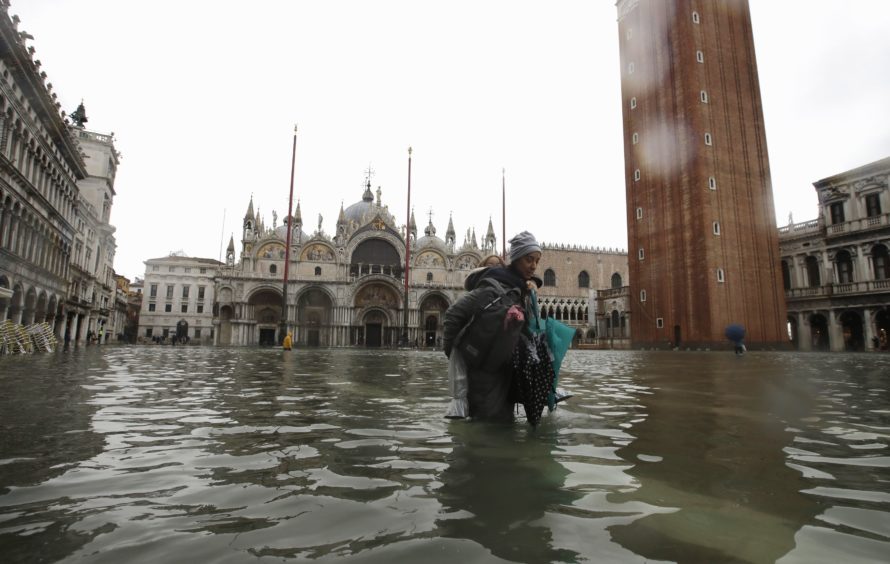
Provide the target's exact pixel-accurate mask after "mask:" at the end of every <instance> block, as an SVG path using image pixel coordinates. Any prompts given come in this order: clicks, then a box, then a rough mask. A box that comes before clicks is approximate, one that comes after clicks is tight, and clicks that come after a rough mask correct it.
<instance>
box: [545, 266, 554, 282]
mask: <svg viewBox="0 0 890 564" xmlns="http://www.w3.org/2000/svg"><path fill="white" fill-rule="evenodd" d="M544 285H545V286H556V273H555V272H553V270H552V269H550V268H548V269H547V270H545V271H544Z"/></svg>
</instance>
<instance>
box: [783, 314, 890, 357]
mask: <svg viewBox="0 0 890 564" xmlns="http://www.w3.org/2000/svg"><path fill="white" fill-rule="evenodd" d="M870 317H871V318H870ZM803 319H804V323H806V325H807V328H808V333H809V335H806V333H807V332H804V331H802V330H801V327H800V322H799V321H798V318H797V317H795V316H793V315H791V316H789V317H788V322H787V325H788V327H787V328H788V338H789V340H790V341H791V342H792V344H793V345H794V346H795V347H796V348H797V349H799V350H813V351H822V352H828V351H832V350H835V351H847V352H862V351H865V350H890V310H888V309H887V308H884V309H881V310H879V311H877V312H876V313H875V314H874V316H868V315H865V314H864V312H862V311H859V310H855V309H849V310H845V311H841V312H839V313H838V314H837V315H836V321H835V323H836V324H837V325H838V326H837V327H836V328H833V327H831V321H830V316H829V315H827V314H825V313H821V312H814V313H810V314H807V315H806V316H804V318H803ZM833 329H835V330H833ZM832 334H834V336H835V338H836V339H839V341H838V342H836V343H833V342H832ZM869 334H870V335H871V338H870V339H868V338H867V336H868V335H869ZM804 338H806V339H807V342H803V339H804Z"/></svg>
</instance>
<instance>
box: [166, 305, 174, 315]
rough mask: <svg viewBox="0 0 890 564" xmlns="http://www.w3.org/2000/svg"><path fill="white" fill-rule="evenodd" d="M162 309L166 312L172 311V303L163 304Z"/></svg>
mask: <svg viewBox="0 0 890 564" xmlns="http://www.w3.org/2000/svg"><path fill="white" fill-rule="evenodd" d="M164 311H165V312H167V313H170V312H171V311H173V304H164Z"/></svg>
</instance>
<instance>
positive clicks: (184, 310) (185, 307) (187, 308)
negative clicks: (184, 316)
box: [180, 304, 189, 313]
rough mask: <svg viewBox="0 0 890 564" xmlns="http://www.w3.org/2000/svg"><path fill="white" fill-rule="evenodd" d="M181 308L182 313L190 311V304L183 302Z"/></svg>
mask: <svg viewBox="0 0 890 564" xmlns="http://www.w3.org/2000/svg"><path fill="white" fill-rule="evenodd" d="M180 309H181V311H182V313H188V312H189V305H188V304H182V306H181V307H180Z"/></svg>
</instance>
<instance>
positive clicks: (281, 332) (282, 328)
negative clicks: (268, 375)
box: [278, 124, 297, 345]
mask: <svg viewBox="0 0 890 564" xmlns="http://www.w3.org/2000/svg"><path fill="white" fill-rule="evenodd" d="M296 164H297V124H294V146H293V149H292V151H291V158H290V195H289V196H288V199H287V218H286V219H285V220H284V221H285V222H286V223H287V239H286V241H287V243H285V246H284V287H283V288H282V291H281V323H280V324H279V326H278V344H279V345H280V344H282V343H284V337H285V335H287V274H288V266H289V265H290V243H291V233H292V232H293V225H292V224H291V210H292V209H293V205H294V169H295V168H296Z"/></svg>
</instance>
